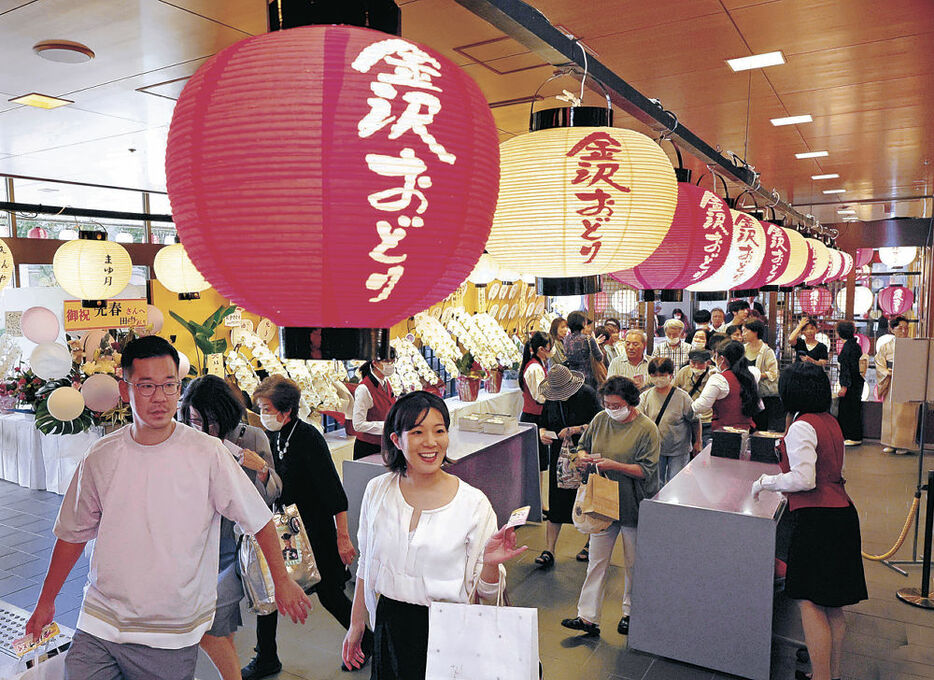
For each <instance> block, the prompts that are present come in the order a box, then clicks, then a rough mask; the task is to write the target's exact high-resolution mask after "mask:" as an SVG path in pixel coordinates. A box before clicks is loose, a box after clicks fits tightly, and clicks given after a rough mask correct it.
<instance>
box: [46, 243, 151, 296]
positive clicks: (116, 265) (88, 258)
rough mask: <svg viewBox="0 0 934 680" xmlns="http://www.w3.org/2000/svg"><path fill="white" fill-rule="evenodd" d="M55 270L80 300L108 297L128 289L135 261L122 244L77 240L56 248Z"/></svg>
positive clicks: (57, 275) (56, 275)
mask: <svg viewBox="0 0 934 680" xmlns="http://www.w3.org/2000/svg"><path fill="white" fill-rule="evenodd" d="M52 269H53V271H54V272H55V280H56V281H58V285H60V286H61V287H62V288H64V289H65V290H66V291H67V292H68V293H70V294H71V295H74V296H75V297H76V298H78V299H79V300H106V299H107V298H111V297H113V296H115V295H117V294H119V293H120V291H122V290H123V289H124V288H126V285H127V284H128V283H129V282H130V275H131V273H132V270H133V263H132V262H131V261H130V255H129V253H127V251H126V248H124V247H123V246H121V245H120V244H119V243H113V242H112V241H94V240H90V239H78V240H77V241H67V242H65V243H63V244H62V245H61V246H60V247H59V249H58V250H56V251H55V257H54V258H52Z"/></svg>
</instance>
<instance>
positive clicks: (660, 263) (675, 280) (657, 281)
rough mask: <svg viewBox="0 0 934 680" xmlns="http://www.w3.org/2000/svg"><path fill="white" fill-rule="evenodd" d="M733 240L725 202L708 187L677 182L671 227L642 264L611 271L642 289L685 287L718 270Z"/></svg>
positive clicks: (616, 277)
mask: <svg viewBox="0 0 934 680" xmlns="http://www.w3.org/2000/svg"><path fill="white" fill-rule="evenodd" d="M732 240H733V216H732V215H731V214H730V208H729V206H728V205H727V204H726V202H725V201H724V200H723V199H722V198H720V197H719V196H717V195H716V194H715V193H713V192H712V191H710V190H707V189H701V188H700V187H698V186H695V185H693V184H691V183H689V182H679V183H678V205H677V208H675V214H674V217H673V218H672V220H671V228H670V229H669V230H668V233H667V234H666V235H665V238H664V240H663V241H662V242H661V244H660V245H659V246H658V249H657V250H656V251H655V252H654V253H652V254H651V255H650V256H649V257H648V258H647V259H646V260H645V262H643V263H642V264H639V265H637V266H635V267H633V268H631V269H624V270H621V271H618V272H614V273H612V274H610V276H612V277H613V278H614V279H616V280H617V281H619V282H621V283H625V284H627V285H630V286H633V287H634V288H639V289H642V290H659V289H661V290H668V289H681V288H686V287H687V286H689V285H691V284H692V283H698V282H700V281H703V280H704V279H705V278H707V277H708V276H710V275H711V274H713V273H715V272H717V271H718V270H719V269H720V268H721V267H722V266H723V265H724V264H725V262H726V258H727V254H728V253H729V251H730V244H731V243H732Z"/></svg>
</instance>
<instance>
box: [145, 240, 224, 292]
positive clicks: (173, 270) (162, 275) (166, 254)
mask: <svg viewBox="0 0 934 680" xmlns="http://www.w3.org/2000/svg"><path fill="white" fill-rule="evenodd" d="M152 268H153V271H154V272H155V274H156V278H157V279H158V280H159V283H161V284H162V285H163V286H165V287H166V288H167V289H168V290H170V291H171V292H173V293H176V294H177V295H178V299H179V300H197V299H198V298H200V297H201V291H203V290H207V289H208V288H210V287H211V284H210V283H208V282H207V281H206V280H205V278H204V277H203V276H201V272H199V271H198V270H197V268H195V266H194V265H193V264H192V263H191V258H189V257H188V253H186V252H185V246H183V245H182V244H181V243H173V244H172V245H170V246H165V247H164V248H160V249H159V252H157V253H156V256H155V258H154V259H153V262H152Z"/></svg>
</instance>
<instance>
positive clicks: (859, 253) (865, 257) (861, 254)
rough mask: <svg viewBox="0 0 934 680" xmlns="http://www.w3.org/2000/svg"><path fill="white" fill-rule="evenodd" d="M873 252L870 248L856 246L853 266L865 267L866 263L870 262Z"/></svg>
mask: <svg viewBox="0 0 934 680" xmlns="http://www.w3.org/2000/svg"><path fill="white" fill-rule="evenodd" d="M874 254H875V251H874V250H873V249H872V248H857V249H856V257H855V258H854V260H855V263H854V266H856V267H865V266H866V265H869V264H872V256H873V255H874Z"/></svg>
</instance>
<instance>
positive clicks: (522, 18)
mask: <svg viewBox="0 0 934 680" xmlns="http://www.w3.org/2000/svg"><path fill="white" fill-rule="evenodd" d="M455 2H457V3H458V4H459V5H461V6H463V7H465V8H466V9H468V10H470V11H471V12H473V13H474V14H476V15H477V16H478V17H480V18H481V19H484V20H485V21H487V22H488V23H490V24H492V25H493V26H495V27H496V28H498V29H499V30H500V31H502V32H503V33H505V34H506V35H507V36H509V37H510V38H512V39H513V40H515V41H516V42H518V43H519V44H520V45H523V46H525V47H527V48H528V49H529V50H531V51H532V52H533V53H535V54H537V55H538V56H539V57H540V58H541V59H543V60H544V61H546V62H547V63H549V64H553V65H554V66H567V65H569V64H571V63H573V64H576V65H577V66H578V67H580V69H581V71H582V72H583V70H584V66H585V59H584V56H583V53H582V48H581V47H580V46H579V45H578V44H577V42H576V41H575V40H573V39H571V38H569V37H567V35H565V34H564V33H562V32H561V31H559V30H558V29H557V28H555V27H554V26H552V24H551V23H550V22H549V21H548V19H547V18H546V17H545V15H544V14H542V13H541V12H539V11H538V10H537V9H535V8H534V7H532V6H531V5H528V4H526V3H525V2H522V0H455ZM724 68H725V67H724ZM586 70H587V73H588V74H589V75H590V76H592V77H593V78H595V79H596V80H599V81H600V82H601V83H602V84H603V85H604V86H605V87H606V88H607V90H608V91H609V94H610V100H611V101H612V102H613V104H614V105H615V106H617V107H618V108H620V109H622V110H623V111H625V112H626V113H628V114H629V115H630V116H632V117H633V118H635V119H636V120H638V121H640V122H642V123H644V124H645V125H648V126H649V127H650V128H652V129H653V130H655V131H657V132H659V133H663V134H666V136H669V137H670V139H671V140H672V141H674V142H676V143H677V144H678V145H679V146H680V147H681V148H682V149H684V150H686V151H688V152H689V153H691V154H692V155H694V156H696V157H697V158H699V159H701V160H702V161H704V162H705V163H707V164H708V165H709V166H710V168H711V169H712V170H714V171H716V172H717V173H718V174H721V175H723V176H725V177H726V178H727V179H730V180H732V181H734V182H739V183H740V184H743V185H745V186H746V187H747V188H748V190H749V191H750V192H752V193H755V194H756V195H758V196H759V197H761V198H762V199H763V200H765V201H766V202H767V203H766V205H769V206H772V207H774V208H775V210H777V211H779V212H782V213H785V214H786V215H788V216H789V217H791V218H792V219H793V220H794V221H797V222H800V223H802V224H805V225H808V226H811V227H815V226H818V225H819V223H818V222H817V220H816V219H815V218H814V217H813V216H812V215H804V214H802V213H801V212H799V211H798V210H796V209H795V208H794V206H792V205H791V204H790V203H788V202H786V201H783V200H780V199H779V200H777V202H776V194H774V193H773V192H772V191H767V190H765V189H763V188H762V187H761V185H760V183H759V177H758V174H757V173H756V172H755V171H754V170H752V169H750V167H748V166H746V165H737V164H736V163H735V162H734V161H732V160H730V159H729V158H727V157H726V156H724V155H723V154H721V153H720V152H719V151H718V150H717V149H715V148H714V147H712V146H710V144H708V143H707V142H705V141H704V140H703V139H701V138H700V137H698V136H697V135H696V134H694V133H693V132H691V131H690V130H689V129H688V128H687V127H685V126H684V125H683V124H681V123H679V122H678V119H677V117H676V115H674V114H672V113H669V112H668V111H666V110H665V109H664V108H663V107H662V106H661V105H660V104H659V103H658V102H656V101H653V100H651V99H649V98H648V97H646V96H645V95H643V94H642V93H641V92H639V91H638V90H636V89H635V88H634V87H632V86H631V85H630V84H629V83H627V82H626V81H625V80H623V79H622V78H621V77H619V76H618V75H617V74H616V73H615V72H613V71H612V70H610V69H609V68H608V67H607V66H606V65H604V64H603V63H602V62H600V61H599V60H598V59H597V58H596V57H594V56H593V55H588V56H587V58H586ZM592 89H594V91H595V92H598V93H600V94H601V95H602V94H603V93H602V92H600V90H599V89H596V88H592ZM773 204H774V205H773Z"/></svg>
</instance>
